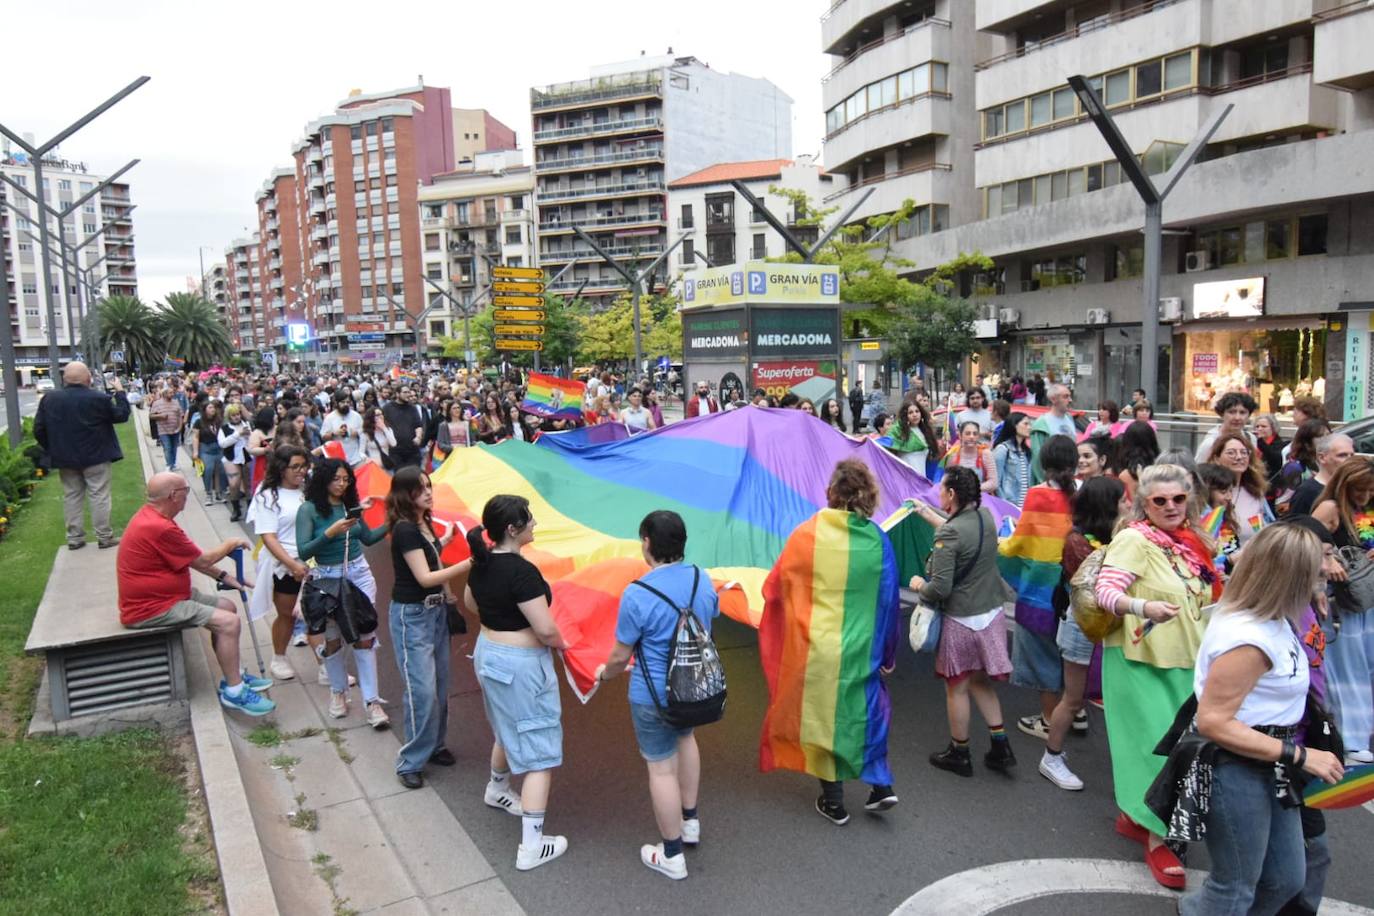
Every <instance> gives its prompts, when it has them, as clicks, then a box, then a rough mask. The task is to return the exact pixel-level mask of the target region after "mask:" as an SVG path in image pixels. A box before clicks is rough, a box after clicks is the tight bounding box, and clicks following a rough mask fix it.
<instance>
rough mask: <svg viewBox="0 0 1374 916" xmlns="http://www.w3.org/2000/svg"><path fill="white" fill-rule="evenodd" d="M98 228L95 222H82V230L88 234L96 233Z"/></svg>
mask: <svg viewBox="0 0 1374 916" xmlns="http://www.w3.org/2000/svg"><path fill="white" fill-rule="evenodd" d="M96 228H97V227H96V225H95V223H82V224H81V231H82V232H84V233H86V234H87V235H94V234H95V230H96Z"/></svg>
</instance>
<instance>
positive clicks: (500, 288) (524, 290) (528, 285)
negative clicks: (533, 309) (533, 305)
mask: <svg viewBox="0 0 1374 916" xmlns="http://www.w3.org/2000/svg"><path fill="white" fill-rule="evenodd" d="M491 291H492V292H493V293H515V294H517V295H521V294H523V295H529V296H537V295H539V294H540V293H542V292H543V291H544V284H543V283H534V282H530V281H526V280H497V281H494V282H493V283H492V284H491Z"/></svg>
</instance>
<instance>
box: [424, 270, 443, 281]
mask: <svg viewBox="0 0 1374 916" xmlns="http://www.w3.org/2000/svg"><path fill="white" fill-rule="evenodd" d="M425 276H426V277H429V278H430V279H431V280H442V279H444V269H443V268H442V267H431V268H429V269H428V270H426V271H425Z"/></svg>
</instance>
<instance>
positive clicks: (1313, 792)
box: [1302, 764, 1374, 810]
mask: <svg viewBox="0 0 1374 916" xmlns="http://www.w3.org/2000/svg"><path fill="white" fill-rule="evenodd" d="M1370 799H1374V764H1364V765H1362V766H1353V767H1346V769H1345V776H1344V777H1342V778H1341V781H1340V782H1338V783H1336V784H1335V785H1334V786H1332V785H1327V784H1326V783H1325V782H1323V781H1322V780H1320V779H1314V780H1312V781H1311V782H1309V783H1308V784H1307V788H1306V790H1305V791H1304V792H1303V794H1302V803H1303V804H1304V805H1306V806H1307V807H1309V808H1323V809H1326V810H1334V809H1336V808H1353V807H1355V806H1356V805H1362V804H1364V803H1365V802H1367V801H1369V800H1370Z"/></svg>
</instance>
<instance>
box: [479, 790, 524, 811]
mask: <svg viewBox="0 0 1374 916" xmlns="http://www.w3.org/2000/svg"><path fill="white" fill-rule="evenodd" d="M482 801H484V802H486V803H487V804H488V805H490V806H491V807H493V808H498V809H500V810H501V811H504V812H506V813H507V814H514V815H515V816H516V817H521V816H522V815H524V813H525V809H524V808H522V807H520V797H519V796H517V795H514V794H512V793H511V791H510V790H509V789H506V788H503V787H501V786H494V785H492V784H491V783H487V791H486V792H485V793H483V795H482Z"/></svg>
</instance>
